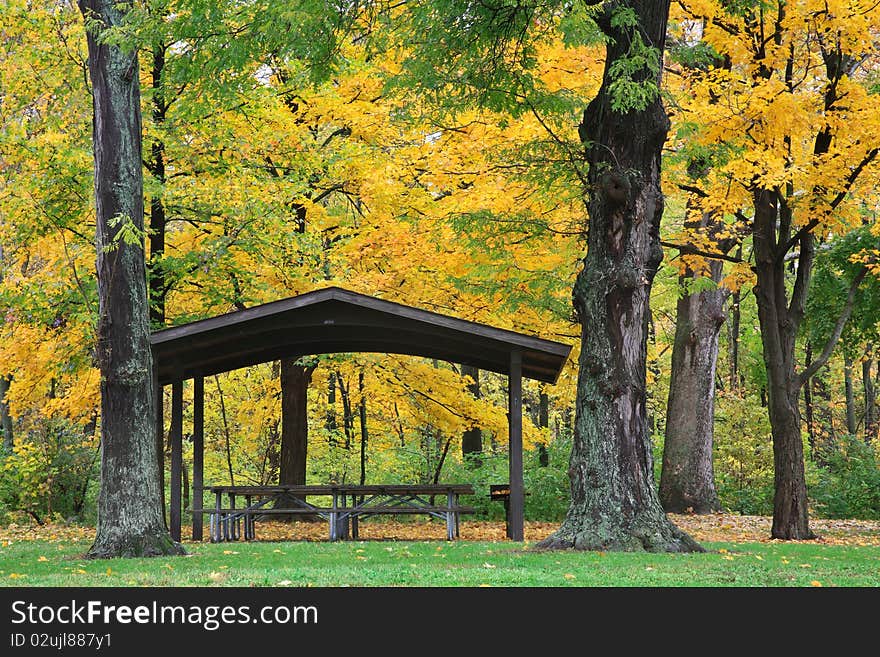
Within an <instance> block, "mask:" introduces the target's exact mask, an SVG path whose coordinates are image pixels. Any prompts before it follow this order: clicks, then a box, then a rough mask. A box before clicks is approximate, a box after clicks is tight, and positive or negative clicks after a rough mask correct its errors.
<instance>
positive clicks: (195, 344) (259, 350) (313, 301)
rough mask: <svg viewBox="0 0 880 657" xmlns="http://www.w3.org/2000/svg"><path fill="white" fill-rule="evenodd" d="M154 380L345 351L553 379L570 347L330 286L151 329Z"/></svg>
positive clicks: (557, 373)
mask: <svg viewBox="0 0 880 657" xmlns="http://www.w3.org/2000/svg"><path fill="white" fill-rule="evenodd" d="M150 343H151V345H152V349H153V359H154V361H155V365H156V366H157V368H158V372H159V383H160V384H161V385H165V384H168V383H171V382H172V381H176V380H181V379H188V378H192V377H193V376H209V375H211V374H217V373H219V372H227V371H229V370H234V369H238V368H240V367H247V366H249V365H256V364H258V363H265V362H268V361H272V360H279V359H282V358H294V357H299V356H306V355H312V354H329V353H342V352H379V353H389V354H409V355H413V356H424V357H427V358H437V359H439V360H445V361H449V362H453V363H462V364H465V365H472V366H474V367H478V368H480V369H483V370H490V371H493V372H500V373H502V374H508V373H509V369H510V354H511V352H513V351H519V352H520V353H521V354H522V374H523V376H525V377H527V378H531V379H537V380H538V381H544V382H547V383H555V382H556V380H557V378H558V377H559V373H560V372H561V370H562V367H563V365H564V364H565V361H566V359H567V358H568V354H569V352H570V351H571V347H569V346H568V345H566V344H562V343H560V342H554V341H551V340H543V339H540V338H535V337H531V336H529V335H524V334H522V333H516V332H514V331H508V330H505V329H499V328H495V327H493V326H487V325H485V324H478V323H477V322H470V321H467V320H463V319H458V318H455V317H450V316H448V315H441V314H438V313H434V312H429V311H427V310H421V309H419V308H413V307H411V306H405V305H402V304H399V303H392V302H390V301H385V300H383V299H378V298H376V297H371V296H367V295H364V294H358V293H356V292H350V291H349V290H343V289H342V288H338V287H330V288H325V289H321V290H316V291H314V292H308V293H306V294H302V295H299V296H296V297H290V298H288V299H282V300H280V301H273V302H271V303H266V304H263V305H261V306H254V307H253V308H248V309H246V310H241V311H237V312H232V313H228V314H226V315H218V316H216V317H211V318H209V319H203V320H201V321H197V322H192V323H190V324H183V325H181V326H175V327H173V328H168V329H163V330H160V331H155V332H153V334H152V335H151V337H150Z"/></svg>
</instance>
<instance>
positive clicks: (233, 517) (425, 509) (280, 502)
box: [203, 484, 474, 542]
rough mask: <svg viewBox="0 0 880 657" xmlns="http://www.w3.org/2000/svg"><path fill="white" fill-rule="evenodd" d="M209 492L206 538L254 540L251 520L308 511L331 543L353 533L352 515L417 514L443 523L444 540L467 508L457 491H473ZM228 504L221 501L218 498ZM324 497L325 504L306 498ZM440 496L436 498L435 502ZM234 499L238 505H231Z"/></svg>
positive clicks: (384, 487)
mask: <svg viewBox="0 0 880 657" xmlns="http://www.w3.org/2000/svg"><path fill="white" fill-rule="evenodd" d="M210 490H211V492H213V493H214V496H215V504H214V508H213V509H205V510H204V511H203V513H206V514H208V515H209V518H210V522H209V526H210V536H211V541H212V542H219V541H232V540H238V539H240V538H244V539H245V540H253V539H254V538H256V526H255V523H256V520H258V519H260V518H262V517H263V516H272V515H313V516H315V515H316V516H319V517H321V518H323V519H325V520H327V522H328V525H329V536H330V540H331V541H336V540H339V539H340V538H347V537H348V534H349V528H350V531H351V536H352V538H357V537H358V519H359V518H364V517H369V516H374V515H396V514H414V513H421V514H426V515H428V516H432V517H436V518H440V519H443V520H445V521H446V538H447V540H450V541H451V540H454V539H455V538H456V537H458V536H459V516H460V515H461V514H462V513H473V512H474V509H473V507H469V506H462V505H461V504H459V501H458V497H459V495H473V494H474V489H473V486H471V485H470V484H371V485H364V486H361V485H353V484H352V485H350V484H330V485H279V486H211V488H210ZM224 496H226V498H227V499H228V506H224V505H223V497H224ZM310 497H311V498H315V497H321V498H325V499H326V498H329V499H330V503H329V505H328V504H318V503H313V502H309V501H308V498H310ZM437 497H440V498H441V500H442V502H441V503H435V498H437ZM239 498H244V505H243V506H241V507H238V506H236V503H237V501H238V499H239Z"/></svg>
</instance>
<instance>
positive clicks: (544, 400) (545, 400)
mask: <svg viewBox="0 0 880 657" xmlns="http://www.w3.org/2000/svg"><path fill="white" fill-rule="evenodd" d="M538 426H539V427H541V428H542V429H546V428H547V427H549V426H550V397H549V396H548V395H547V393H546V392H544V391H543V390H542V391H541V396H540V397H538ZM538 465H539V466H541V467H542V468H546V467H547V466H549V465H550V454H549V453H548V452H547V446H546V445H545V444H544V443H539V444H538Z"/></svg>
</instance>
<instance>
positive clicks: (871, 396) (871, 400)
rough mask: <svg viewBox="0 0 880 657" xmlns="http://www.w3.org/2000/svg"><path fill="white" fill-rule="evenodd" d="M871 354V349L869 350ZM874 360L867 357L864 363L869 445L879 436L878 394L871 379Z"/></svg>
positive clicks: (866, 438) (866, 424) (866, 421)
mask: <svg viewBox="0 0 880 657" xmlns="http://www.w3.org/2000/svg"><path fill="white" fill-rule="evenodd" d="M868 349H869V353H870V351H871V347H869V348H868ZM873 360H874V359H873V358H871V357H870V356H866V357H865V360H863V361H862V386H863V387H864V390H865V442H866V443H869V444H870V442H871V440H873V439H874V437H875V436H876V435H877V394H876V392H875V388H874V380H873V379H872V378H871V363H872V362H873Z"/></svg>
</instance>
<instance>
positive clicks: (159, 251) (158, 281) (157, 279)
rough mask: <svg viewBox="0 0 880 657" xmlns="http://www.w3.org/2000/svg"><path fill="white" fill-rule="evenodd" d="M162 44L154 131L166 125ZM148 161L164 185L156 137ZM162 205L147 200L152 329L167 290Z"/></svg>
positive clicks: (155, 76)
mask: <svg viewBox="0 0 880 657" xmlns="http://www.w3.org/2000/svg"><path fill="white" fill-rule="evenodd" d="M165 50H166V47H165V45H164V44H156V45H155V47H154V49H153V69H152V78H151V79H152V84H153V112H152V114H153V123H154V124H155V127H156V128H157V129H161V126H162V125H163V124H164V123H165V115H166V113H167V111H168V107H167V105H166V104H165V94H164V89H163V81H162V77H163V75H164V72H165ZM150 150H151V155H152V157H151V159H150V161H149V162H148V164H147V168H148V170H149V171H150V174H152V176H153V177H154V178H155V179H156V182H157V183H158V184H159V185H161V186H164V185H165V144H164V142H163V141H162V139H161V138H160V137H159V136H157V137H156V138H155V140H154V141H153V144H152V146H151V149H150ZM166 223H167V221H166V217H165V203H164V202H163V200H162V192H161V191H160V192H159V193H158V194H156V195H155V196H153V197H152V198H151V199H150V233H149V237H150V261H149V262H148V263H147V278H148V279H149V283H150V287H149V291H150V323H151V324H152V326H153V327H154V328H160V327H162V326H163V325H164V324H165V297H166V295H167V292H168V290H167V288H166V283H165V274H164V272H163V271H162V257H163V256H164V255H165V226H166Z"/></svg>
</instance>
